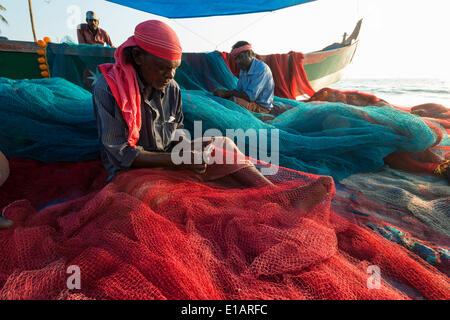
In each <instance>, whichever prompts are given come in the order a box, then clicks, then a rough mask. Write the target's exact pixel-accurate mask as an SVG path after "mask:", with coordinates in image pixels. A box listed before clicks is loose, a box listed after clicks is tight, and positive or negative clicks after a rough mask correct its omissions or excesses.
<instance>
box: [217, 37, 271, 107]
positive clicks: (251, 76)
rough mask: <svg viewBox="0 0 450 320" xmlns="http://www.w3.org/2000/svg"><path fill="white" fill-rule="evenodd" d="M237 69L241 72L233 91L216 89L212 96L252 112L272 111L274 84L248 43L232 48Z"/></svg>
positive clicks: (267, 67) (268, 71) (239, 42)
mask: <svg viewBox="0 0 450 320" xmlns="http://www.w3.org/2000/svg"><path fill="white" fill-rule="evenodd" d="M231 55H232V56H233V58H234V60H235V62H236V65H237V67H238V68H239V69H240V70H241V71H240V73H239V81H238V84H237V87H236V89H235V90H223V89H216V90H215V91H214V94H215V95H216V96H219V97H221V98H225V99H230V100H233V101H234V102H235V103H237V104H239V105H240V106H242V107H244V108H246V109H247V110H249V111H252V112H258V113H269V112H270V110H271V109H272V102H273V93H274V89H275V84H274V81H273V77H272V72H271V71H270V68H269V66H268V65H267V64H265V63H264V62H262V61H261V60H258V59H256V58H255V57H256V55H255V53H254V52H253V50H252V46H251V44H250V43H248V42H246V41H238V42H237V43H235V45H234V46H233V48H232V51H231Z"/></svg>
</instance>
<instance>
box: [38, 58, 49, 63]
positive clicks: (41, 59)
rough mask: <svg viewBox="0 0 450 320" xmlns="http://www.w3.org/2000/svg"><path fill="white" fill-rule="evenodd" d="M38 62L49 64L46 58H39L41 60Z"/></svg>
mask: <svg viewBox="0 0 450 320" xmlns="http://www.w3.org/2000/svg"><path fill="white" fill-rule="evenodd" d="M37 61H38V62H39V63H46V62H47V60H46V59H45V58H44V57H39V58H38V59H37Z"/></svg>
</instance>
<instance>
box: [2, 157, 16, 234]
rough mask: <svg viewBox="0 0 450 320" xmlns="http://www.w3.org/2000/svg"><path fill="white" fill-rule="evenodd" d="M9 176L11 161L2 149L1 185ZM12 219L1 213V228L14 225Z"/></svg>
mask: <svg viewBox="0 0 450 320" xmlns="http://www.w3.org/2000/svg"><path fill="white" fill-rule="evenodd" d="M8 176H9V162H8V159H6V157H5V156H4V155H3V153H2V152H1V151H0V186H1V185H2V184H3V183H5V181H6V179H8ZM13 224H14V223H13V222H12V221H11V220H8V219H5V218H4V217H2V216H1V215H0V229H6V228H9V227H11V226H12V225H13Z"/></svg>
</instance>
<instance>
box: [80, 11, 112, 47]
mask: <svg viewBox="0 0 450 320" xmlns="http://www.w3.org/2000/svg"><path fill="white" fill-rule="evenodd" d="M86 22H87V23H82V24H80V25H79V26H78V29H77V36H78V43H79V44H82V43H84V44H92V45H95V44H100V45H102V46H104V45H108V46H110V47H114V46H113V44H112V42H111V39H110V37H109V35H108V33H107V32H106V31H105V30H103V29H102V28H99V27H98V22H99V19H98V16H97V14H96V13H95V12H94V11H88V12H86Z"/></svg>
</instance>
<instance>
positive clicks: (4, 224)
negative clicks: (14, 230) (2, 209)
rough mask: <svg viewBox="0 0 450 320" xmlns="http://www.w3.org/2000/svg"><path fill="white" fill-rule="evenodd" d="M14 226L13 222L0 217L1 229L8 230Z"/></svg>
mask: <svg viewBox="0 0 450 320" xmlns="http://www.w3.org/2000/svg"><path fill="white" fill-rule="evenodd" d="M13 224H14V222H13V221H11V220H8V219H5V218H3V217H0V229H8V228H9V227H11V226H12V225H13Z"/></svg>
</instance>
